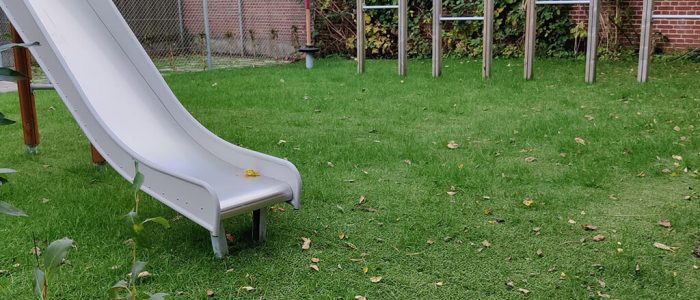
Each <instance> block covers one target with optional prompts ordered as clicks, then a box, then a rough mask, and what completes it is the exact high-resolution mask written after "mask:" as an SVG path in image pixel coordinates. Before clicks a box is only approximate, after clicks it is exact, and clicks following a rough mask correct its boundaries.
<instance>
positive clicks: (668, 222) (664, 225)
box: [659, 219, 671, 228]
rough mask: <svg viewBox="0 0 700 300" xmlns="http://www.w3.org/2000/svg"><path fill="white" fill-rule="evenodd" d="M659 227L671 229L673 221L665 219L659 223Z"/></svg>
mask: <svg viewBox="0 0 700 300" xmlns="http://www.w3.org/2000/svg"><path fill="white" fill-rule="evenodd" d="M659 225H661V226H663V227H666V228H671V221H669V220H667V219H663V220H661V221H659Z"/></svg>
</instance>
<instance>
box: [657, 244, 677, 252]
mask: <svg viewBox="0 0 700 300" xmlns="http://www.w3.org/2000/svg"><path fill="white" fill-rule="evenodd" d="M654 247H656V248H659V249H661V250H666V251H670V252H676V249H678V247H670V246H666V245H664V244H662V243H659V242H654Z"/></svg>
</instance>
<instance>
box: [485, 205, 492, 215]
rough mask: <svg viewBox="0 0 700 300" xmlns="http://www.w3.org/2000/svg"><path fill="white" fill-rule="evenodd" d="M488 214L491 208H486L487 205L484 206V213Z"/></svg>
mask: <svg viewBox="0 0 700 300" xmlns="http://www.w3.org/2000/svg"><path fill="white" fill-rule="evenodd" d="M490 214H491V209H490V208H488V207H484V215H485V216H488V215H490Z"/></svg>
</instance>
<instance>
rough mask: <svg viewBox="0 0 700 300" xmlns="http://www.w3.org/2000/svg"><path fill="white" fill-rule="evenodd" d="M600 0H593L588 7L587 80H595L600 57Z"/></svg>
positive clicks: (592, 81) (588, 81) (589, 81)
mask: <svg viewBox="0 0 700 300" xmlns="http://www.w3.org/2000/svg"><path fill="white" fill-rule="evenodd" d="M599 5H600V0H591V3H590V4H589V8H588V42H587V45H586V82H587V83H594V82H595V75H596V72H595V67H596V60H597V58H598V15H599V11H598V7H599Z"/></svg>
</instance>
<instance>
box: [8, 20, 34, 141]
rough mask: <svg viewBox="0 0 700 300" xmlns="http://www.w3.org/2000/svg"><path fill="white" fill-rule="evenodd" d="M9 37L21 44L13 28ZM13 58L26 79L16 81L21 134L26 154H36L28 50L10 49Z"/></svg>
mask: <svg viewBox="0 0 700 300" xmlns="http://www.w3.org/2000/svg"><path fill="white" fill-rule="evenodd" d="M10 35H11V37H12V42H13V43H19V44H21V43H23V41H22V37H20V35H19V33H17V30H15V28H14V27H13V26H10ZM12 53H13V54H14V57H15V69H16V70H17V72H20V73H22V74H24V76H26V77H27V78H26V79H24V80H19V81H17V93H18V94H19V111H20V115H21V117H22V132H23V135H24V144H25V145H27V152H29V153H30V154H36V153H37V146H39V125H38V122H37V117H36V103H35V101H34V93H32V86H31V82H32V58H31V56H30V54H29V49H27V48H22V47H17V48H14V49H12Z"/></svg>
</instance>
